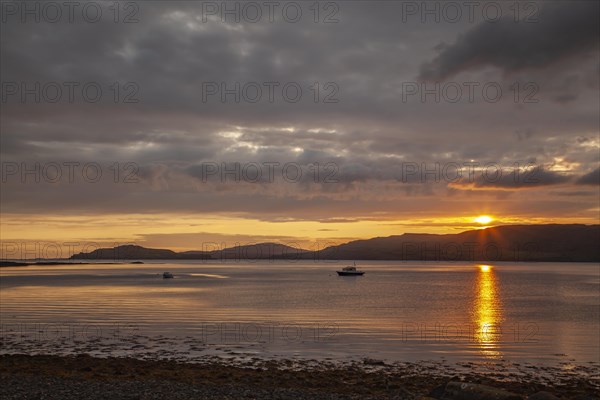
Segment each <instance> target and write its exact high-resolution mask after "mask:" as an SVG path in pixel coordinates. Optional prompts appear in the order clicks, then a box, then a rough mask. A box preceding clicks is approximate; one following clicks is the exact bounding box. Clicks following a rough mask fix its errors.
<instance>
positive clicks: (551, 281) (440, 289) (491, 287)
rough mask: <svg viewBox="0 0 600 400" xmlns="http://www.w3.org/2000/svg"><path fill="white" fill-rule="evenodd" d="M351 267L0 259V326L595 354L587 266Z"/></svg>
mask: <svg viewBox="0 0 600 400" xmlns="http://www.w3.org/2000/svg"><path fill="white" fill-rule="evenodd" d="M358 264H359V266H360V268H361V269H364V270H365V271H367V273H366V275H364V276H363V277H338V276H337V275H336V274H335V270H336V269H340V268H341V267H343V266H344V265H345V263H343V262H321V263H314V262H306V263H298V262H293V263H292V262H283V261H275V262H268V261H267V262H248V263H242V262H228V263H204V262H179V263H173V262H169V263H146V264H143V265H129V264H127V265H98V264H95V265H88V266H70V265H61V266H40V267H24V268H23V267H20V268H2V269H1V270H0V276H1V283H0V287H1V290H0V312H1V322H2V327H3V334H4V335H6V334H7V332H14V330H15V329H14V328H15V327H20V328H19V329H21V330H22V331H35V330H44V329H47V327H48V326H54V327H55V328H54V329H56V331H57V332H58V330H59V329H64V330H66V329H68V327H71V328H73V327H81V326H87V327H88V328H89V329H92V330H94V331H95V332H103V333H102V335H106V334H107V332H111V330H115V329H116V327H119V329H121V330H122V332H127V329H130V330H131V332H134V331H135V332H136V333H139V334H143V335H147V336H151V337H157V336H159V335H163V336H167V337H188V338H189V337H193V338H196V339H198V340H201V341H203V342H205V343H210V344H214V345H236V346H237V347H239V348H243V347H244V346H248V348H254V349H255V350H256V347H255V344H256V343H260V346H259V352H271V353H274V354H275V353H276V354H280V355H307V356H315V355H317V356H321V357H332V358H344V357H351V356H369V357H375V358H385V359H390V360H401V361H415V360H436V359H441V358H445V359H447V360H451V361H456V360H478V361H481V360H489V359H496V360H498V359H507V360H511V361H517V360H524V361H530V362H531V361H535V362H541V363H546V364H553V363H556V362H565V361H571V362H588V361H598V360H599V359H600V352H599V347H600V345H599V343H598V337H600V322H599V321H600V269H599V266H598V265H597V264H581V263H578V264H571V263H530V264H515V263H506V264H501V263H498V264H493V265H490V266H481V265H478V264H468V263H448V264H442V263H416V262H415V263H408V262H367V261H365V262H360V263H358ZM163 271H171V272H172V273H173V274H174V275H175V279H162V278H161V276H160V275H159V274H162V272H163ZM59 327H60V328H59ZM90 327H91V328H90ZM73 329H75V328H73ZM56 335H58V333H56ZM99 335H100V334H99Z"/></svg>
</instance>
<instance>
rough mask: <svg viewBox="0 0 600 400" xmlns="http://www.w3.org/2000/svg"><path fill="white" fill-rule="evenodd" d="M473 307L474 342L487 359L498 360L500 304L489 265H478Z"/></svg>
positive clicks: (495, 280)
mask: <svg viewBox="0 0 600 400" xmlns="http://www.w3.org/2000/svg"><path fill="white" fill-rule="evenodd" d="M475 290H476V300H475V305H474V312H473V317H474V324H475V327H476V332H475V340H476V341H477V344H478V346H479V350H480V352H481V353H482V354H483V355H484V356H485V357H489V358H500V357H502V353H501V352H500V349H499V346H498V342H499V339H500V326H499V324H500V322H501V319H502V313H501V304H500V300H499V295H498V278H497V276H496V273H495V272H494V269H493V268H492V267H491V266H490V265H480V266H479V271H478V273H477V281H476V288H475Z"/></svg>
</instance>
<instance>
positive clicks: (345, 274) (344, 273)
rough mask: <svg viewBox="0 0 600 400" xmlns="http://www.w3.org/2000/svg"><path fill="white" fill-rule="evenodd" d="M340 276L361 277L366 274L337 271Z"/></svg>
mask: <svg viewBox="0 0 600 400" xmlns="http://www.w3.org/2000/svg"><path fill="white" fill-rule="evenodd" d="M336 272H337V274H338V275H339V276H361V275H364V274H365V273H364V272H347V271H336Z"/></svg>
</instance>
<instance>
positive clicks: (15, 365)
mask: <svg viewBox="0 0 600 400" xmlns="http://www.w3.org/2000/svg"><path fill="white" fill-rule="evenodd" d="M449 367H450V368H449ZM540 368H543V367H540ZM477 371H478V370H477V369H476V368H474V369H472V370H471V371H470V372H456V371H454V370H453V369H452V366H451V365H447V364H446V363H441V362H440V363H438V364H437V365H436V366H432V365H424V366H423V365H420V363H395V364H386V363H383V362H381V361H378V360H371V359H364V360H363V361H362V362H360V361H357V362H352V363H349V364H344V365H340V364H336V363H334V362H333V363H332V362H317V363H311V362H310V360H307V361H304V362H302V361H301V362H299V361H298V360H286V359H281V360H263V359H259V358H254V359H252V360H248V361H246V362H238V363H236V364H231V363H227V362H224V361H223V360H219V358H218V357H216V358H215V357H211V358H207V360H206V362H203V363H189V362H181V361H174V360H140V359H136V358H127V357H108V358H98V357H92V356H90V355H86V354H78V355H71V356H61V355H26V354H3V355H0V377H1V378H0V380H1V383H2V385H0V386H1V387H2V389H0V395H1V396H0V397H2V398H3V399H4V398H5V399H12V398H23V397H19V396H25V397H26V398H29V397H30V396H34V394H36V393H38V394H39V393H40V390H42V391H46V392H47V394H49V395H50V398H57V393H59V392H57V391H61V390H65V388H69V387H77V388H78V389H77V391H76V392H74V393H73V394H74V395H77V396H79V397H73V398H82V399H86V398H102V397H94V396H93V393H92V392H90V393H89V394H88V393H82V392H81V391H82V390H84V392H85V391H86V389H85V388H86V387H87V388H94V392H98V391H103V390H113V389H116V388H121V389H119V393H126V392H125V391H123V390H125V388H127V389H126V390H127V391H128V392H129V394H128V395H125V394H123V397H112V396H111V398H115V399H121V398H123V399H126V398H127V399H131V398H140V399H142V398H143V399H154V398H207V399H211V398H214V399H217V398H298V399H309V398H311V399H367V398H370V399H390V398H405V399H420V398H422V397H424V396H430V397H431V398H441V395H442V393H443V390H444V388H445V387H447V385H448V383H449V382H456V383H459V385H460V384H462V383H469V384H475V385H485V387H489V388H493V390H500V391H502V390H504V391H508V392H512V393H514V394H516V395H517V396H518V397H514V398H523V399H525V398H527V397H528V396H532V395H533V394H535V393H538V392H541V391H545V392H549V393H552V394H553V395H554V396H557V397H558V398H569V399H592V398H597V396H598V395H600V390H599V389H598V387H597V386H595V385H594V384H592V382H591V381H589V380H585V379H583V378H582V377H579V376H571V377H562V378H561V379H558V378H557V379H556V380H546V381H544V382H542V381H541V380H539V379H537V378H536V377H535V375H534V374H531V375H527V374H512V375H511V376H510V377H509V379H505V380H498V379H494V377H491V376H489V375H487V374H483V373H480V372H477ZM157 388H162V389H157ZM149 389H151V391H152V394H148V395H147V396H139V397H136V396H132V395H133V393H131V390H134V391H139V392H146V391H147V390H149ZM161 390H166V392H161ZM161 393H162V394H161ZM174 393H177V395H174ZM499 393H501V392H499ZM164 395H166V396H167V397H160V396H164ZM171 395H172V396H171ZM60 396H61V397H60V398H70V397H68V396H66V395H64V394H61V395H60ZM153 396H157V397H153ZM438 396H440V397H438Z"/></svg>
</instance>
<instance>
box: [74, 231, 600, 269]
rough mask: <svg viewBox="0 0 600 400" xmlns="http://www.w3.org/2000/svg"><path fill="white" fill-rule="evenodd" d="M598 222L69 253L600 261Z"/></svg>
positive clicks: (125, 257) (125, 256) (126, 257)
mask: <svg viewBox="0 0 600 400" xmlns="http://www.w3.org/2000/svg"><path fill="white" fill-rule="evenodd" d="M598 243H600V225H578V224H573V225H558V224H550V225H505V226H497V227H492V228H487V229H477V230H470V231H465V232H461V233H457V234H447V235H435V234H420V233H419V234H416V233H405V234H403V235H396V236H388V237H378V238H373V239H367V240H355V241H352V242H349V243H345V244H341V245H338V246H331V247H327V248H325V249H323V250H321V251H307V250H303V249H298V248H294V247H290V246H286V245H283V244H279V243H258V244H252V245H247V246H235V247H230V248H226V249H221V250H210V251H186V252H181V253H176V252H174V251H171V250H164V249H149V248H145V247H141V246H134V245H127V246H118V247H114V248H106V249H97V250H94V251H92V252H90V253H78V254H74V255H73V256H72V257H71V259H80V260H94V259H95V260H109V259H110V260H134V259H135V260H150V259H155V260H156V259H162V260H171V259H173V260H182V259H184V260H185V259H187V260H192V259H202V260H207V259H210V260H220V259H248V260H255V259H298V260H303V259H320V260H328V259H329V260H342V259H345V260H415V261H572V262H584V261H587V262H599V261H600V246H598Z"/></svg>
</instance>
